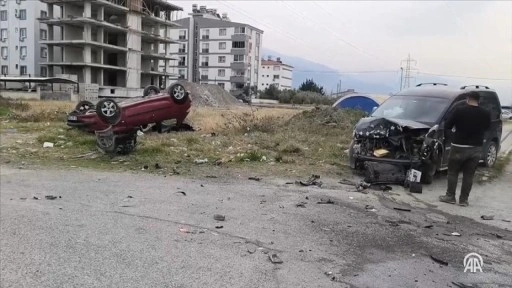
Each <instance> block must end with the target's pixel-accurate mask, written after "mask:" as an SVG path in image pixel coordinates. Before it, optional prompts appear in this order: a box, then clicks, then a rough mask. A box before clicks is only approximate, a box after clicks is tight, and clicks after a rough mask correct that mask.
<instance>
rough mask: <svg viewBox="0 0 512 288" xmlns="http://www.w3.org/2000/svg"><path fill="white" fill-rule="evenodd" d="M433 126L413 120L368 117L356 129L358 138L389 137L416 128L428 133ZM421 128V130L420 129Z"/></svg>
mask: <svg viewBox="0 0 512 288" xmlns="http://www.w3.org/2000/svg"><path fill="white" fill-rule="evenodd" d="M430 128H431V127H430V126H428V125H426V124H423V123H420V122H416V121H412V120H403V119H394V118H385V117H366V118H362V119H361V120H359V122H358V123H357V124H356V127H355V130H354V137H356V138H389V137H394V136H401V135H403V134H404V133H405V132H407V131H411V130H416V132H420V131H423V130H424V132H425V133H426V132H428V130H429V129H430ZM418 130H420V131H418Z"/></svg>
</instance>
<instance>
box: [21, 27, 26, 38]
mask: <svg viewBox="0 0 512 288" xmlns="http://www.w3.org/2000/svg"><path fill="white" fill-rule="evenodd" d="M25 38H27V28H20V40H23V39H25Z"/></svg>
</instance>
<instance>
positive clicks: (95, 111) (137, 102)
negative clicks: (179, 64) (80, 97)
mask: <svg viewBox="0 0 512 288" xmlns="http://www.w3.org/2000/svg"><path fill="white" fill-rule="evenodd" d="M190 107H191V99H190V95H189V92H188V91H186V90H185V87H184V86H183V85H181V84H178V83H176V84H173V85H171V86H169V87H168V88H167V89H166V90H165V91H164V92H160V91H159V89H158V88H157V87H155V86H148V87H146V89H144V93H143V96H142V97H141V98H134V99H129V100H123V101H121V102H117V101H115V100H114V99H108V98H107V99H102V100H100V101H99V102H98V103H97V104H96V105H94V104H92V103H91V102H88V101H81V102H80V103H78V105H77V106H76V108H75V110H74V111H73V112H71V113H69V114H68V119H67V125H68V126H71V127H77V128H80V129H82V130H85V131H88V132H94V133H95V134H96V135H97V145H98V148H100V149H101V150H103V151H105V152H121V153H122V152H129V151H131V150H132V149H133V148H134V147H135V144H136V138H137V131H138V130H140V129H144V127H148V126H149V125H152V124H157V125H158V124H159V123H162V122H163V121H166V120H172V119H175V120H176V124H177V126H178V127H179V126H180V125H181V124H182V123H183V121H184V120H185V118H186V117H187V116H188V114H189V112H190Z"/></svg>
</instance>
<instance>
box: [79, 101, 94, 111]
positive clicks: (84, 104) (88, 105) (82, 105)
mask: <svg viewBox="0 0 512 288" xmlns="http://www.w3.org/2000/svg"><path fill="white" fill-rule="evenodd" d="M94 108H95V107H94V104H92V102H90V101H80V102H78V104H76V106H75V110H76V111H78V112H80V113H81V114H85V112H87V111H89V110H94Z"/></svg>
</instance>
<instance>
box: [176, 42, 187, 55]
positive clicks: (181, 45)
mask: <svg viewBox="0 0 512 288" xmlns="http://www.w3.org/2000/svg"><path fill="white" fill-rule="evenodd" d="M178 52H179V53H185V52H187V44H184V43H182V44H180V49H179V51H178Z"/></svg>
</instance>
